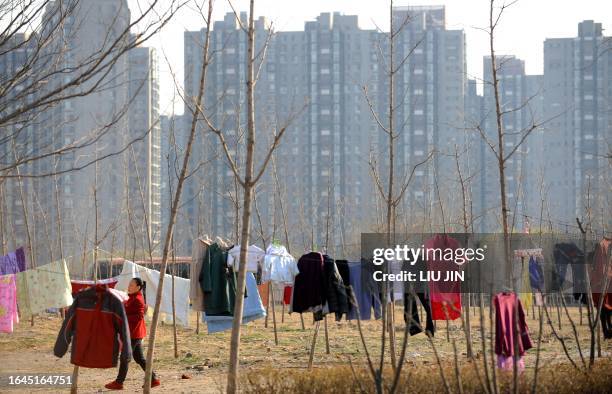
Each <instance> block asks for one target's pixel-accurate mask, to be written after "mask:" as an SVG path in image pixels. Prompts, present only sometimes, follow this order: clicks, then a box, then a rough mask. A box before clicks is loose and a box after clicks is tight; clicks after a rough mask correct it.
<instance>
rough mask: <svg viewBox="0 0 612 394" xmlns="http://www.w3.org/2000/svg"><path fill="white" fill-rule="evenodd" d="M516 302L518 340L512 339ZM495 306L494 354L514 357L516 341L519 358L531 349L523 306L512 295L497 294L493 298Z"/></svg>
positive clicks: (514, 295)
mask: <svg viewBox="0 0 612 394" xmlns="http://www.w3.org/2000/svg"><path fill="white" fill-rule="evenodd" d="M516 302H518V323H517V324H518V338H515V337H514V308H515V306H517V305H516ZM493 304H494V305H495V354H497V355H502V356H505V357H510V356H514V343H515V341H518V351H519V354H518V355H519V356H522V355H523V354H525V351H526V350H529V349H531V348H532V347H533V345H532V344H531V338H529V330H528V329H527V322H526V321H525V311H524V310H523V304H521V300H519V299H518V298H517V296H516V294H514V293H499V294H497V295H496V296H495V297H494V298H493Z"/></svg>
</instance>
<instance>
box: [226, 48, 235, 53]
mask: <svg viewBox="0 0 612 394" xmlns="http://www.w3.org/2000/svg"><path fill="white" fill-rule="evenodd" d="M225 53H227V54H233V53H236V48H225Z"/></svg>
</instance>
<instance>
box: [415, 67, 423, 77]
mask: <svg viewBox="0 0 612 394" xmlns="http://www.w3.org/2000/svg"><path fill="white" fill-rule="evenodd" d="M414 74H415V75H421V74H423V69H422V68H415V69H414Z"/></svg>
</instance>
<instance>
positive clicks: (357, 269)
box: [348, 263, 381, 320]
mask: <svg viewBox="0 0 612 394" xmlns="http://www.w3.org/2000/svg"><path fill="white" fill-rule="evenodd" d="M348 266H349V278H350V284H351V287H352V288H353V293H354V294H355V298H356V299H357V303H358V304H359V317H360V320H370V319H371V318H372V308H374V318H375V319H380V317H381V305H380V301H379V300H378V297H376V296H374V295H373V294H372V293H370V292H369V291H366V290H365V289H364V287H363V284H362V270H361V263H349V265H348ZM365 279H366V280H367V278H365ZM348 319H349V320H356V319H357V311H356V310H355V307H354V306H352V307H351V308H350V310H349V313H348Z"/></svg>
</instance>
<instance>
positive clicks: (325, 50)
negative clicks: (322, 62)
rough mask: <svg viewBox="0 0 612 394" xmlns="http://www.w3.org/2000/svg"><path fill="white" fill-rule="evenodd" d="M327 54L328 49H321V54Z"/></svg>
mask: <svg viewBox="0 0 612 394" xmlns="http://www.w3.org/2000/svg"><path fill="white" fill-rule="evenodd" d="M328 53H329V48H321V54H323V55H327V54H328Z"/></svg>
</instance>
